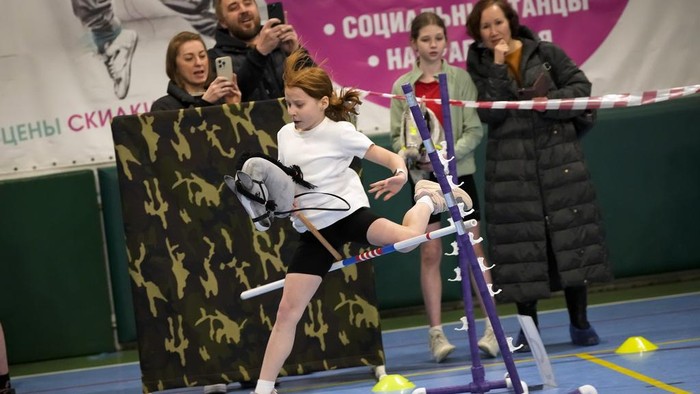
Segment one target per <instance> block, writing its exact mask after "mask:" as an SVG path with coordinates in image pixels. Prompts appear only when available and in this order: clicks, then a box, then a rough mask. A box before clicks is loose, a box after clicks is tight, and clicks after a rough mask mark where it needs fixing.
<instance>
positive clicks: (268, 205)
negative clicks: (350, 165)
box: [236, 178, 350, 223]
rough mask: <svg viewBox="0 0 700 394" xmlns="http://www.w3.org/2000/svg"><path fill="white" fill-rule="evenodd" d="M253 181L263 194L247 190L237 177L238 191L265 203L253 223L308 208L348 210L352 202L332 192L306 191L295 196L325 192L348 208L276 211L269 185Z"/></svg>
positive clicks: (326, 209) (331, 209)
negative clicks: (268, 196) (260, 213)
mask: <svg viewBox="0 0 700 394" xmlns="http://www.w3.org/2000/svg"><path fill="white" fill-rule="evenodd" d="M251 181H252V182H253V183H256V184H257V185H258V187H259V188H260V193H261V194H262V197H261V196H257V195H255V194H253V193H251V192H250V191H248V190H246V189H245V188H244V187H243V185H242V184H241V181H240V180H239V179H236V191H237V192H238V193H240V194H242V195H243V196H245V197H247V198H248V199H250V200H252V201H255V202H257V203H258V204H260V205H263V206H264V207H265V210H266V212H265V213H264V214H262V215H260V216H258V217H255V218H252V220H253V223H257V222H259V221H261V220H263V219H265V218H267V217H269V216H270V215H284V214H290V213H294V212H299V211H308V210H316V211H347V210H349V209H350V203H348V201H347V200H346V199H344V198H343V197H341V196H338V195H336V194H332V193H324V192H305V193H299V194H297V195H295V196H294V198H297V197H301V196H305V195H307V194H325V195H327V196H332V197H335V198H337V199H339V200H341V201H343V202H344V203H345V204H346V205H347V208H296V209H290V210H289V211H275V209H276V208H277V203H275V200H268V199H267V193H266V192H267V187H266V186H265V183H263V182H262V181H256V180H255V179H252V178H251Z"/></svg>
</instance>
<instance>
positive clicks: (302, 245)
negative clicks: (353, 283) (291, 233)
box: [287, 208, 380, 278]
mask: <svg viewBox="0 0 700 394" xmlns="http://www.w3.org/2000/svg"><path fill="white" fill-rule="evenodd" d="M379 218H380V217H379V216H377V215H376V214H374V213H373V212H372V211H370V210H369V208H360V209H358V210H357V211H355V212H353V213H352V214H350V216H347V217H345V218H343V219H341V220H339V221H337V222H335V223H333V224H331V225H330V226H328V227H326V228H324V229H321V230H318V232H319V233H321V235H323V238H325V239H326V241H328V243H330V244H331V246H333V248H334V249H335V250H338V249H340V247H341V246H343V245H344V244H345V243H346V242H357V243H361V244H364V245H369V242H368V241H367V230H369V226H371V225H372V223H374V222H375V221H376V220H377V219H379ZM333 263H335V258H334V257H333V255H332V254H331V253H330V252H329V251H328V250H327V249H326V248H325V246H323V244H322V243H321V242H320V241H319V240H318V239H316V236H315V235H313V234H312V233H311V231H306V232H303V233H301V234H299V246H298V247H297V249H296V251H294V256H293V257H292V262H291V263H290V264H289V267H288V268H287V273H288V274H290V273H297V274H309V275H317V276H320V277H322V278H323V277H324V276H325V275H326V274H327V273H328V270H329V269H330V268H331V265H333Z"/></svg>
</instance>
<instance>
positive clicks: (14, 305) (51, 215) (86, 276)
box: [0, 171, 114, 364]
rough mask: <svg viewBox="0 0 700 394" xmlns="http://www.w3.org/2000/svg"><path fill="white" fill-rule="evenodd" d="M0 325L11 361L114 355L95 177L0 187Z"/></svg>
mask: <svg viewBox="0 0 700 394" xmlns="http://www.w3.org/2000/svg"><path fill="white" fill-rule="evenodd" d="M0 201H2V204H0V300H2V302H0V320H1V321H2V324H3V328H4V330H5V337H6V338H5V339H6V341H7V349H8V350H7V351H8V357H9V361H10V363H11V364H15V363H24V362H30V361H38V360H47V359H56V358H65V357H71V356H77V355H86V354H96V353H101V352H107V351H113V350H114V337H113V334H112V328H111V307H110V304H109V292H108V286H107V274H106V264H105V258H104V250H103V240H102V230H101V224H100V216H99V209H98V204H97V194H96V188H95V177H94V174H93V172H92V171H78V172H72V173H64V174H60V175H51V176H44V177H38V178H31V179H20V180H9V181H3V182H0Z"/></svg>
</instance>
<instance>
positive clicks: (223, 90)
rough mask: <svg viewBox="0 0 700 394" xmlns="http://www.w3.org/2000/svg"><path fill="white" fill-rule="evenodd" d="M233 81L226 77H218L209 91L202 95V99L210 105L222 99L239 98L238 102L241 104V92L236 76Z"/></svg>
mask: <svg viewBox="0 0 700 394" xmlns="http://www.w3.org/2000/svg"><path fill="white" fill-rule="evenodd" d="M233 79H234V80H233V81H232V80H228V79H226V78H224V77H216V79H215V80H214V81H212V83H211V84H210V85H209V87H208V88H207V91H206V92H204V95H202V99H203V100H205V101H207V102H209V103H215V102H217V101H219V99H221V98H222V97H236V96H238V102H240V96H241V91H240V90H239V89H238V84H237V83H236V82H235V79H236V76H235V74H234V77H233ZM233 102H235V101H233ZM227 103H228V101H227Z"/></svg>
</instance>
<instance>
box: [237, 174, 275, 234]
mask: <svg viewBox="0 0 700 394" xmlns="http://www.w3.org/2000/svg"><path fill="white" fill-rule="evenodd" d="M251 181H253V183H257V184H258V187H259V188H260V193H261V194H262V197H260V196H257V195H255V194H253V193H251V192H249V191H248V190H246V189H245V188H244V187H243V185H242V184H241V181H240V180H239V179H238V178H236V191H237V192H238V193H240V194H242V195H243V196H245V197H247V198H248V199H250V200H253V201H255V202H257V203H258V204H261V205H263V206H264V207H265V213H264V214H262V215H260V216H258V217H255V218H251V219H252V220H253V223H257V222H259V221H261V220H264V219H266V218H268V217H269V216H270V215H271V214H275V213H276V212H275V208H277V204H276V203H275V200H268V199H267V187H266V186H265V184H264V183H263V182H262V181H256V180H255V179H252V178H251Z"/></svg>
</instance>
